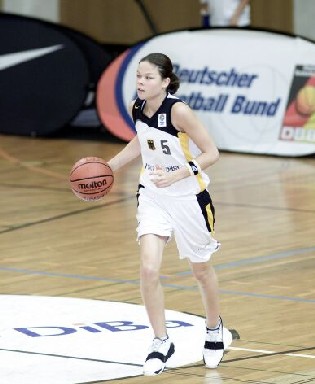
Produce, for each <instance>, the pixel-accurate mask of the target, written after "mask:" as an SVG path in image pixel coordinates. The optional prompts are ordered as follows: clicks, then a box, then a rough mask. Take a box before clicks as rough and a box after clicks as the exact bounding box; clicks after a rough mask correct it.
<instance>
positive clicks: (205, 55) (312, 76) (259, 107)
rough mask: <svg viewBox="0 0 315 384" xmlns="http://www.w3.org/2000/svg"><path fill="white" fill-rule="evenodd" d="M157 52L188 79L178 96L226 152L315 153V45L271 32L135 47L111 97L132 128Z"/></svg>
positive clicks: (199, 34)
mask: <svg viewBox="0 0 315 384" xmlns="http://www.w3.org/2000/svg"><path fill="white" fill-rule="evenodd" d="M150 52H163V53H165V54H167V55H168V56H169V57H170V58H171V60H172V61H173V64H174V71H175V73H176V74H177V75H178V77H179V78H180V80H181V86H180V89H179V90H178V92H177V96H179V97H181V98H182V99H184V100H185V101H186V102H187V103H188V104H189V105H190V106H191V108H192V109H194V110H195V112H196V113H197V114H198V116H199V117H200V119H201V120H202V121H203V123H204V124H205V126H206V127H207V129H208V130H209V132H210V133H211V135H212V136H213V138H214V140H215V142H216V143H217V145H218V147H219V149H223V150H229V151H236V152H247V153H261V154H270V155H284V156H303V155H308V154H312V153H315V114H314V116H313V113H314V112H315V45H314V44H313V43H311V42H309V41H307V40H304V39H302V38H299V37H293V36H287V35H282V34H277V33H272V32H264V31H253V30H244V29H209V30H199V29H198V30H193V31H179V32H173V33H168V34H163V35H160V36H156V37H154V38H152V39H150V40H148V41H146V42H144V43H142V44H139V45H136V46H135V47H133V48H132V49H131V50H130V52H129V53H128V54H125V57H124V59H123V60H121V61H120V65H119V68H118V69H117V76H116V75H115V79H116V85H115V87H114V89H115V93H114V95H112V97H114V98H115V100H116V101H115V103H116V105H117V108H118V110H119V111H120V113H121V115H122V117H123V119H124V120H125V122H126V124H127V125H128V126H129V129H133V128H131V127H132V123H131V120H130V117H128V113H127V106H128V104H129V103H130V101H131V100H132V99H133V98H134V97H135V89H136V76H135V74H136V70H137V66H138V63H139V61H140V59H141V58H142V57H144V56H145V55H147V54H148V53H150ZM313 64H314V66H312V65H313ZM116 67H117V66H116ZM305 88H306V89H305ZM301 94H302V96H300V95H301ZM124 129H125V128H124ZM114 130H117V127H116V128H115V129H114Z"/></svg>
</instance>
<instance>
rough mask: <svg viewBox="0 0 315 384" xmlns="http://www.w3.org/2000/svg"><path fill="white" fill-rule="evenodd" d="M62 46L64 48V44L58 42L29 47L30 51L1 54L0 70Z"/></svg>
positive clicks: (46, 53)
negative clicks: (45, 45) (45, 46)
mask: <svg viewBox="0 0 315 384" xmlns="http://www.w3.org/2000/svg"><path fill="white" fill-rule="evenodd" d="M61 48H63V45H62V44H57V45H53V46H51V47H47V48H36V49H29V50H28V51H22V52H16V53H7V54H5V55H0V71H2V70H4V69H7V68H10V67H14V66H16V65H19V64H21V63H25V62H27V61H31V60H34V59H37V58H38V57H42V56H45V55H48V54H49V53H52V52H55V51H58V50H59V49H61Z"/></svg>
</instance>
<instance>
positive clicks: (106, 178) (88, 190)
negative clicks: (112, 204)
mask: <svg viewBox="0 0 315 384" xmlns="http://www.w3.org/2000/svg"><path fill="white" fill-rule="evenodd" d="M69 179H70V186H71V190H72V192H73V193H74V194H75V195H76V196H77V197H78V198H79V199H81V200H84V201H97V200H100V199H101V198H102V197H104V196H105V195H107V193H109V191H110V190H111V188H112V186H113V184H114V174H113V171H112V169H111V168H110V166H109V165H108V164H107V163H106V161H105V160H103V159H101V158H99V157H84V158H82V159H80V160H78V161H77V162H76V163H75V164H74V165H73V167H72V169H71V172H70V178H69Z"/></svg>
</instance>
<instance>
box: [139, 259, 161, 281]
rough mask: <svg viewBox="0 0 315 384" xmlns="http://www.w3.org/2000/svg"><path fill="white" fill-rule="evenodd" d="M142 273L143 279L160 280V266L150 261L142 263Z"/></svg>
mask: <svg viewBox="0 0 315 384" xmlns="http://www.w3.org/2000/svg"><path fill="white" fill-rule="evenodd" d="M140 275H141V279H142V280H145V281H151V282H155V281H157V280H159V276H160V273H159V268H157V267H155V266H154V265H152V264H149V263H142V265H141V268H140Z"/></svg>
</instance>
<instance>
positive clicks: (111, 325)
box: [0, 295, 204, 384]
mask: <svg viewBox="0 0 315 384" xmlns="http://www.w3.org/2000/svg"><path fill="white" fill-rule="evenodd" d="M0 306H1V319H0V350H1V352H2V353H1V366H2V367H3V368H1V384H9V383H10V384H18V383H20V382H21V377H23V384H33V383H34V382H36V383H39V382H40V383H45V384H53V383H58V384H74V383H82V382H86V383H88V382H95V381H97V380H112V379H117V378H122V377H129V376H138V375H142V365H143V362H144V359H145V357H146V354H147V349H148V347H149V345H150V343H151V342H152V337H153V334H152V330H151V328H150V326H149V323H148V320H147V315H146V312H145V309H144V307H143V306H141V305H135V304H128V303H120V302H107V301H98V300H86V299H78V298H57V297H43V296H11V295H0ZM166 318H167V327H168V333H169V336H170V337H171V338H172V340H173V341H174V343H175V349H176V352H175V355H174V357H173V358H172V361H171V362H170V364H171V366H174V367H175V366H176V367H177V366H181V365H186V364H190V363H194V362H197V361H200V360H202V346H203V342H204V319H203V318H201V317H198V316H194V315H189V314H186V313H181V312H177V311H171V310H167V311H166ZM187 346H189V348H188V347H187ZM17 359H18V360H17ZM16 361H19V364H18V365H17V364H16ZM3 378H5V379H4V380H3ZM6 380H7V381H6Z"/></svg>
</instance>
